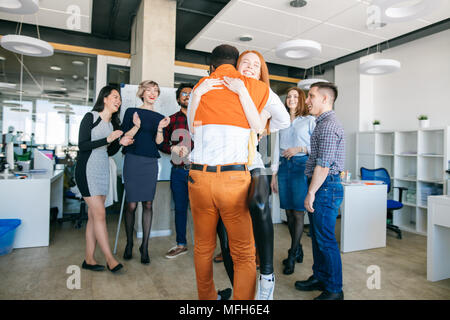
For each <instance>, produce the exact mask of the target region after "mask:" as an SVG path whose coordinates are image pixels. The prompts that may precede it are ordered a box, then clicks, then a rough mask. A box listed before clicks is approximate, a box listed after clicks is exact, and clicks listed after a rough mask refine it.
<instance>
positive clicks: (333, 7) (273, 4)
mask: <svg viewBox="0 0 450 320" xmlns="http://www.w3.org/2000/svg"><path fill="white" fill-rule="evenodd" d="M243 2H247V3H252V4H254V5H258V6H261V7H267V8H271V9H275V10H279V11H283V12H285V13H289V14H293V15H298V16H302V17H305V18H309V19H315V20H320V21H325V20H327V19H329V18H330V17H333V16H334V15H337V14H339V13H340V12H342V11H344V10H346V9H348V8H350V7H352V6H355V5H357V4H358V3H359V2H358V1H357V0H307V5H306V6H304V7H302V8H294V7H291V6H290V5H289V3H290V2H291V0H245V1H243Z"/></svg>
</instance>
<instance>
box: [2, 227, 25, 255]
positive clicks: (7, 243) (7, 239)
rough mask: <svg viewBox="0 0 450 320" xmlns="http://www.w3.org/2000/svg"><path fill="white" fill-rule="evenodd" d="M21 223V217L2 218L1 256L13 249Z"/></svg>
mask: <svg viewBox="0 0 450 320" xmlns="http://www.w3.org/2000/svg"><path fill="white" fill-rule="evenodd" d="M21 223H22V220H20V219H0V256H3V255H5V254H8V253H10V252H11V251H12V249H13V244H14V236H15V235H16V230H17V227H18V226H20V224H21Z"/></svg>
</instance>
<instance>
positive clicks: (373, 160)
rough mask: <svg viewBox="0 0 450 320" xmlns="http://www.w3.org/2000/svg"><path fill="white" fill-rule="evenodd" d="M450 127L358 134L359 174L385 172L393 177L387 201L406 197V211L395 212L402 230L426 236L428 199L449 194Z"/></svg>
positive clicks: (357, 159)
mask: <svg viewBox="0 0 450 320" xmlns="http://www.w3.org/2000/svg"><path fill="white" fill-rule="evenodd" d="M449 129H450V126H447V127H443V128H427V129H419V130H409V131H367V132H359V133H358V134H357V138H356V150H357V151H356V152H357V158H356V163H357V170H358V175H359V174H360V168H361V167H365V168H368V169H376V168H385V169H386V170H387V171H388V172H389V175H390V176H391V192H390V194H389V195H388V199H396V200H397V199H398V189H394V188H392V187H406V188H408V191H406V192H404V193H403V199H402V202H403V208H402V209H400V210H396V211H394V221H393V223H394V224H395V225H397V226H398V227H400V229H402V230H404V231H408V232H413V233H417V234H421V235H426V234H427V204H428V203H427V197H428V196H429V195H441V194H448V190H446V189H447V186H446V183H445V181H446V173H445V170H447V169H448V167H447V166H448V161H449V160H450V148H449V143H450V130H449Z"/></svg>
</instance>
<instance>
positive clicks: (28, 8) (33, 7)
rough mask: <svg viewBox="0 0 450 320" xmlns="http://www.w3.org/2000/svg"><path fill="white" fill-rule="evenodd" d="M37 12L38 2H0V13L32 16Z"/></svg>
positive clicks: (36, 0) (21, 0)
mask: <svg viewBox="0 0 450 320" xmlns="http://www.w3.org/2000/svg"><path fill="white" fill-rule="evenodd" d="M38 10H39V1H38V0H0V11H3V12H8V13H14V14H34V13H36V12H38Z"/></svg>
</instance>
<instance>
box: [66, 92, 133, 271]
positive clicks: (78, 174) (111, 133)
mask: <svg viewBox="0 0 450 320" xmlns="http://www.w3.org/2000/svg"><path fill="white" fill-rule="evenodd" d="M120 105H121V98H120V94H119V91H118V90H117V89H115V88H114V87H111V86H106V87H104V88H102V90H101V91H100V93H99V96H98V98H97V102H96V103H95V105H94V108H93V109H92V111H91V112H88V113H86V114H85V116H84V117H83V120H82V121H81V124H80V131H79V136H78V147H79V149H80V151H79V154H78V158H77V165H76V170H75V180H76V182H77V185H78V188H79V190H80V192H81V195H82V196H83V198H84V200H85V201H86V203H87V205H88V222H87V225H86V259H85V260H84V261H83V264H82V268H83V269H88V270H93V271H102V270H104V269H105V267H104V266H102V265H99V264H97V262H96V261H95V258H94V253H95V247H96V244H97V241H98V243H99V245H100V248H101V249H102V251H103V254H104V255H105V258H106V263H107V267H108V269H109V270H110V271H112V272H116V271H118V270H120V269H121V268H122V264H120V263H119V262H118V261H117V260H116V259H115V258H114V256H113V254H112V252H111V248H110V246H109V240H108V232H107V229H106V219H105V200H106V194H107V193H108V190H109V159H108V156H111V155H114V154H115V153H116V152H117V151H119V149H120V146H121V145H124V146H127V145H130V144H132V143H133V139H132V137H129V136H127V137H123V138H122V139H120V142H119V138H120V137H121V136H122V134H123V132H122V131H121V130H118V129H119V128H120V121H119V118H118V112H117V111H118V110H119V108H120Z"/></svg>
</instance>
